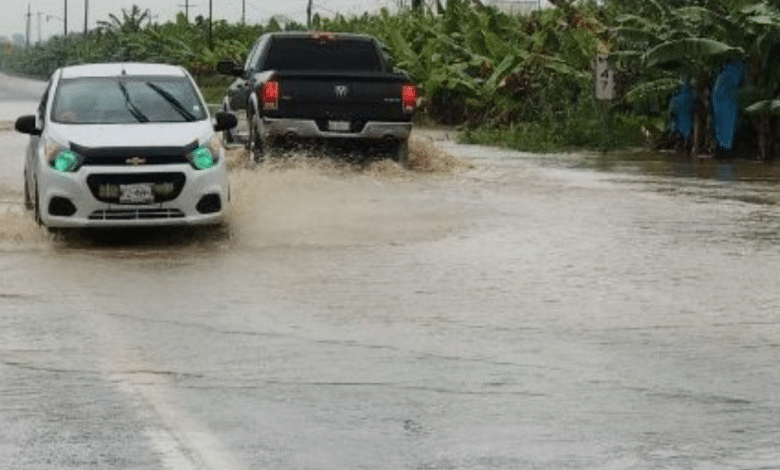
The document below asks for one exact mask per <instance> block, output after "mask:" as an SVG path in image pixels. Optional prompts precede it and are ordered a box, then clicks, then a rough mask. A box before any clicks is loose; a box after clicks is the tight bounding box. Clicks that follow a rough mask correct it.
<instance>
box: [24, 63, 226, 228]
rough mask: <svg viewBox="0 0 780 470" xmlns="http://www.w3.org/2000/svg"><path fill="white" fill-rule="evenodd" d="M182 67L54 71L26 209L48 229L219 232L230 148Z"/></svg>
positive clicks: (29, 128) (27, 128)
mask: <svg viewBox="0 0 780 470" xmlns="http://www.w3.org/2000/svg"><path fill="white" fill-rule="evenodd" d="M215 121H216V122H212V119H211V116H210V115H209V111H208V109H207V108H206V106H205V105H204V102H203V97H202V96H201V94H200V91H199V90H198V87H197V85H196V84H195V82H194V81H193V79H192V77H191V76H190V75H189V73H187V71H186V70H184V69H183V68H182V67H178V66H172V65H162V64H141V63H112V64H92V65H78V66H70V67H63V68H61V69H58V70H56V71H55V72H54V74H53V75H52V77H51V81H50V82H49V86H48V88H47V90H46V92H45V93H44V96H43V99H42V100H41V103H40V105H39V107H38V113H37V115H30V116H22V117H20V118H19V119H18V120H17V121H16V130H17V131H19V132H23V133H26V134H30V143H29V146H28V149H27V157H26V161H25V165H24V188H25V205H26V207H27V208H28V209H32V210H33V211H34V214H35V219H36V221H37V222H38V223H40V224H43V225H45V226H47V227H49V228H66V227H111V226H128V225H188V224H217V223H220V222H222V221H223V219H224V216H225V210H226V206H227V203H228V201H229V188H228V177H227V168H226V164H225V150H224V148H223V146H222V144H221V139H220V138H218V136H217V134H216V133H217V132H220V131H224V130H227V129H231V128H233V127H235V125H236V117H235V116H234V115H232V114H227V113H220V114H217V115H216V117H215Z"/></svg>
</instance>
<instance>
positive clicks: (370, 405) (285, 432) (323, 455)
mask: <svg viewBox="0 0 780 470" xmlns="http://www.w3.org/2000/svg"><path fill="white" fill-rule="evenodd" d="M421 134H422V133H421ZM426 135H427V136H433V137H435V138H436V140H432V139H430V138H429V137H426V136H424V135H419V136H418V137H416V139H417V140H416V141H415V144H414V147H413V148H414V150H415V155H416V156H415V164H414V165H413V166H412V168H411V169H409V170H407V169H402V168H400V167H398V166H397V165H395V164H394V163H392V162H374V163H371V164H367V165H354V164H347V163H344V162H342V161H339V160H338V159H337V160H336V161H333V160H330V159H323V158H311V156H306V155H293V156H291V157H290V158H287V159H283V160H279V161H275V162H273V163H270V164H266V165H262V166H260V167H256V168H248V167H247V165H245V163H244V159H245V157H243V156H242V154H241V152H240V151H234V152H233V153H232V155H231V158H232V159H233V163H232V165H231V166H232V168H233V169H232V171H231V191H232V197H233V201H232V202H233V204H232V208H231V214H230V217H229V221H228V223H227V224H225V226H223V227H219V228H215V229H208V230H159V229H158V230H132V231H129V230H128V231H121V232H105V233H74V234H67V235H65V236H60V237H53V236H51V235H49V234H47V233H46V232H45V231H42V230H40V229H38V228H37V227H36V226H35V225H34V224H33V223H32V220H31V218H30V217H29V214H26V213H24V211H23V210H22V206H21V195H22V188H21V165H20V164H19V162H18V161H17V160H15V159H21V152H23V149H24V138H22V137H21V136H16V135H14V134H11V133H10V132H0V145H1V146H2V147H3V148H5V149H8V150H9V151H8V152H6V153H5V154H3V156H2V161H1V162H2V164H3V168H4V170H3V171H0V201H1V202H2V208H3V209H2V211H0V384H2V388H0V462H5V463H6V464H5V465H7V468H9V469H10V468H13V469H25V470H26V469H30V470H33V469H34V470H39V469H44V470H48V469H52V470H53V469H58V470H59V469H85V468H122V469H142V470H243V469H246V470H248V469H253V468H268V469H279V470H293V469H296V470H297V469H302V470H304V469H317V470H330V469H332V470H344V469H365V468H371V469H387V470H391V469H392V470H396V469H417V470H422V469H425V470H434V469H436V470H439V469H441V470H444V469H480V470H482V469H485V470H487V469H490V470H517V469H531V468H534V469H550V470H553V469H555V470H557V469H562V468H577V469H648V470H650V469H653V470H654V469H659V468H689V469H735V468H746V469H747V468H751V469H752V468H774V467H775V466H776V465H777V462H778V461H780V450H778V447H777V445H776V443H777V442H778V440H779V439H780V425H778V423H780V395H778V394H777V393H776V390H777V389H778V386H780V368H778V367H777V359H778V354H780V321H778V315H780V289H778V287H780V282H779V281H778V280H777V266H779V265H780V237H778V236H777V233H778V230H780V211H778V200H779V198H778V176H777V175H778V173H777V171H778V170H777V167H776V166H775V165H771V164H757V163H752V162H722V161H713V160H706V161H698V160H697V161H689V160H684V159H680V158H677V157H672V156H670V155H665V154H643V153H630V154H627V155H606V156H605V155H587V154H572V155H535V154H525V153H519V152H512V151H508V150H501V149H495V148H487V147H476V146H464V145H458V144H455V143H453V142H452V141H450V140H442V139H441V135H440V134H435V133H427V134H426ZM0 466H1V465H0Z"/></svg>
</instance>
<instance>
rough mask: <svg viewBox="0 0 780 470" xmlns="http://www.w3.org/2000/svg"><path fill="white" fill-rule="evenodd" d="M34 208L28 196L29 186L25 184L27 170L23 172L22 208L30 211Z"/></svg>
mask: <svg viewBox="0 0 780 470" xmlns="http://www.w3.org/2000/svg"><path fill="white" fill-rule="evenodd" d="M33 209H34V204H33V201H32V198H31V197H30V188H29V187H28V184H27V172H24V210H28V211H31V210H33Z"/></svg>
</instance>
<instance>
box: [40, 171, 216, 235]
mask: <svg viewBox="0 0 780 470" xmlns="http://www.w3.org/2000/svg"><path fill="white" fill-rule="evenodd" d="M173 174H176V175H183V185H182V186H181V188H180V191H178V194H176V196H175V197H174V198H172V199H170V200H167V201H164V202H155V203H152V204H123V203H118V202H106V199H105V198H103V199H104V200H102V201H101V200H100V199H101V198H99V197H98V196H96V194H95V193H94V184H95V183H94V181H95V178H106V177H108V178H120V179H122V178H131V180H133V179H137V180H139V181H140V180H146V179H148V180H155V178H159V175H173ZM90 177H92V178H90ZM88 181H91V183H92V185H93V189H90V184H89V183H88ZM38 191H39V198H40V200H39V202H40V212H41V221H42V222H43V224H44V225H46V226H47V227H56V228H68V227H72V228H78V227H120V226H169V225H211V224H219V223H221V222H223V221H224V219H225V215H226V210H227V206H228V202H229V187H228V177H227V169H226V167H225V161H224V159H220V161H219V163H218V164H217V165H216V166H215V167H213V168H210V169H208V170H195V169H194V168H192V167H191V166H190V165H188V164H186V165H185V164H175V165H154V166H146V167H143V168H139V167H129V168H125V167H122V168H118V167H116V166H84V167H81V168H80V169H79V170H78V171H76V172H74V173H63V172H59V171H56V170H53V169H51V168H48V167H44V168H43V169H42V171H41V172H40V174H39V175H38ZM207 195H208V196H209V199H210V200H211V202H212V204H211V206H210V209H209V210H208V211H207V212H208V213H203V212H202V211H203V209H204V207H206V206H208V204H204V203H203V198H204V196H207ZM217 198H218V201H219V206H220V207H219V209H218V210H214V204H213V201H214V200H215V199H217ZM63 199H66V200H68V201H70V202H72V204H73V206H75V211H74V212H73V213H72V214H71V215H66V216H63V215H53V214H50V209H51V207H52V206H57V204H58V203H59V204H60V205H61V202H62V200H63ZM53 200H54V202H52V201H53ZM199 203H200V209H201V210H198V208H199ZM55 212H56V210H55Z"/></svg>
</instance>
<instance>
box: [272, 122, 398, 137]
mask: <svg viewBox="0 0 780 470" xmlns="http://www.w3.org/2000/svg"><path fill="white" fill-rule="evenodd" d="M259 127H260V133H261V134H262V135H263V136H264V137H270V136H274V137H287V138H293V139H294V138H298V137H299V138H317V139H393V140H406V139H408V138H409V135H410V134H411V132H412V123H411V122H374V121H368V122H366V124H365V126H363V129H362V130H361V131H360V132H330V131H323V130H320V128H319V127H318V126H317V123H316V122H315V121H313V120H304V119H273V118H267V117H263V118H262V121H261V125H260V126H259Z"/></svg>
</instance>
